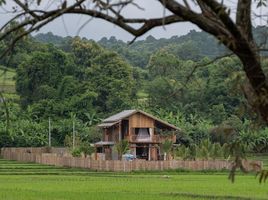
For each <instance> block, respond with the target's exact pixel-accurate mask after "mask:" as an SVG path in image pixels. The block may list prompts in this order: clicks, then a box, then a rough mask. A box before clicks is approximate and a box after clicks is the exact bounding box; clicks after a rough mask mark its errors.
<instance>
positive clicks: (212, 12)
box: [0, 0, 268, 122]
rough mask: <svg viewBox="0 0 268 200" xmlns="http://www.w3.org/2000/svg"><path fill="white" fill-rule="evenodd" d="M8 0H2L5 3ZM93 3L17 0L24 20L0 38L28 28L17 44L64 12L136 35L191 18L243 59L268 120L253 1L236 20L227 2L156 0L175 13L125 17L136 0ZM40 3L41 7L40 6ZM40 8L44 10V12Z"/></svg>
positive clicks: (243, 0)
mask: <svg viewBox="0 0 268 200" xmlns="http://www.w3.org/2000/svg"><path fill="white" fill-rule="evenodd" d="M4 2H5V1H4ZM4 2H3V1H1V3H2V4H3V3H4ZM89 2H91V1H86V0H79V1H75V2H72V3H69V4H67V3H66V2H63V4H62V5H61V6H56V8H55V7H53V8H51V9H50V10H44V9H42V5H41V3H42V1H36V2H34V6H32V5H28V2H23V1H20V0H18V1H17V0H16V1H14V3H15V4H16V5H17V7H18V8H20V9H18V10H22V11H21V12H22V13H17V14H18V16H20V17H21V18H23V19H22V22H21V23H19V24H18V25H17V26H15V27H12V28H10V29H8V30H6V31H5V32H4V33H3V34H2V36H1V38H0V39H4V38H5V37H7V36H8V35H9V34H10V33H12V32H14V31H16V30H18V29H20V28H21V27H25V29H26V30H25V33H22V34H20V35H18V36H17V37H16V38H15V39H14V40H13V41H12V42H11V45H13V44H15V43H16V42H17V41H18V40H19V39H21V38H23V37H24V36H25V35H26V34H28V33H31V32H33V31H36V30H38V29H40V28H41V27H42V26H44V25H46V24H47V23H49V22H51V21H52V20H54V19H56V18H58V17H60V16H62V15H64V14H83V15H87V16H92V17H95V18H101V19H104V20H106V21H108V22H111V23H114V24H116V25H117V26H119V27H121V28H122V29H124V30H126V31H128V32H129V33H131V34H133V35H134V36H135V37H139V36H141V35H143V34H144V33H146V32H148V31H149V30H151V29H152V28H154V27H157V26H162V25H163V24H171V23H178V22H185V21H188V22H191V23H193V24H195V25H197V26H198V27H199V28H200V29H202V30H204V31H205V32H207V33H209V34H211V35H213V36H214V37H215V38H217V40H219V41H220V42H221V43H222V44H224V45H225V46H226V47H227V48H228V49H229V50H230V51H231V52H233V53H234V54H235V55H236V56H237V57H238V58H239V59H240V61H241V63H242V65H243V70H244V72H245V73H246V76H247V78H248V82H249V84H248V86H246V87H248V88H249V89H248V90H247V91H248V92H247V93H246V97H247V98H248V100H249V101H250V102H251V103H252V106H253V107H254V108H256V111H257V113H259V115H260V116H261V117H262V119H263V120H264V121H265V122H268V112H267V110H268V103H267V99H268V83H267V77H266V75H265V74H264V71H263V69H262V65H261V60H260V54H259V52H258V46H257V45H256V42H255V40H254V38H253V34H252V18H251V17H252V1H248V0H239V1H237V3H236V7H235V10H236V12H235V19H234V18H232V17H231V15H230V9H229V8H228V7H227V6H226V5H225V3H226V2H225V1H222V2H218V1H216V0H206V1H204V0H197V1H195V6H193V5H191V4H190V1H187V0H186V1H183V2H178V1H175V0H159V1H156V2H158V3H161V4H162V5H163V7H164V9H165V10H166V11H168V12H169V13H171V14H169V15H168V16H162V15H161V16H160V17H159V18H151V19H145V18H143V17H141V18H136V17H134V18H131V17H130V18H129V17H126V16H124V15H123V14H122V13H121V10H122V9H123V8H124V7H126V6H128V5H133V1H120V2H119V3H114V2H108V3H107V2H104V1H100V0H98V1H92V4H93V5H92V4H91V3H89ZM257 2H258V6H265V5H266V4H265V3H263V0H258V1H257ZM134 3H135V2H134ZM88 5H90V6H88ZM134 5H135V4H134ZM36 6H37V7H38V8H39V9H36ZM40 9H41V10H43V12H40ZM17 12H18V11H17ZM161 13H162V12H161ZM18 16H17V17H18ZM17 17H15V18H13V19H12V20H11V21H9V22H8V24H9V23H11V22H12V21H15V20H16V19H17ZM135 23H136V24H137V23H139V24H141V26H132V24H135ZM28 25H31V26H28Z"/></svg>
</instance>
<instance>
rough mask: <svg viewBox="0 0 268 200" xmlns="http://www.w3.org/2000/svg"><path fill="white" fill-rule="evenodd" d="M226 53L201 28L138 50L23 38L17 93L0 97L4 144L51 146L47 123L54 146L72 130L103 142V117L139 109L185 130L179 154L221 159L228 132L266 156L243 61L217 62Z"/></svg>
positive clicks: (17, 56)
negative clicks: (245, 86)
mask: <svg viewBox="0 0 268 200" xmlns="http://www.w3.org/2000/svg"><path fill="white" fill-rule="evenodd" d="M260 29H261V27H260V28H257V29H256V30H255V33H256V37H258V38H259V37H261V36H260V35H261V34H259V35H258V33H259V32H258V31H260ZM260 41H261V40H260ZM208 43H209V44H211V45H209V46H208V45H207V44H208ZM3 45H4V44H3ZM101 45H102V46H103V47H102V46H101ZM108 49H109V50H108ZM225 52H226V50H225V49H224V48H223V47H221V46H219V45H217V43H215V40H214V39H213V38H212V37H210V36H208V35H207V34H205V33H203V32H196V31H191V32H190V33H189V34H187V35H186V36H182V37H177V36H175V37H172V38H170V39H159V40H157V39H155V38H153V37H152V36H149V37H148V38H147V39H146V40H144V41H137V42H135V43H134V44H133V45H131V46H128V45H127V44H126V43H125V42H123V41H120V40H116V38H114V37H112V38H110V39H106V38H103V39H102V40H101V41H99V43H96V42H94V41H89V40H87V39H81V38H79V37H74V38H72V37H66V38H62V37H60V36H54V35H53V34H51V33H48V34H40V35H37V36H36V38H32V37H28V38H25V40H22V41H21V44H20V45H19V46H18V47H16V49H15V51H14V53H13V55H12V57H11V61H12V62H7V61H6V60H2V61H1V64H2V65H4V66H6V67H8V68H14V69H16V78H15V79H16V92H17V95H18V96H19V97H16V96H15V97H12V98H11V97H9V95H10V94H7V93H5V94H3V95H4V98H1V104H0V119H1V120H0V146H44V145H47V141H48V136H47V135H48V120H49V118H50V120H51V123H52V127H51V133H52V145H56V146H62V145H64V141H66V139H67V140H68V137H69V138H70V137H71V133H72V131H73V127H75V131H76V133H77V134H78V137H79V138H80V139H81V142H82V143H83V144H88V142H90V143H92V142H96V141H98V140H99V139H100V138H101V133H100V131H99V130H98V129H97V128H96V127H95V125H96V124H97V123H98V122H99V121H100V120H101V119H102V118H104V117H107V116H109V115H111V114H113V113H116V112H118V111H121V110H123V109H130V108H138V109H142V110H145V111H147V112H149V113H152V114H154V115H156V116H158V117H159V118H161V119H163V120H166V121H168V122H170V123H172V124H174V125H176V126H178V127H180V128H181V130H182V131H181V132H180V133H178V135H177V143H179V144H181V145H183V147H182V148H184V149H180V150H178V152H180V151H181V154H185V155H187V156H189V155H188V154H189V152H191V151H193V152H196V151H197V149H198V151H199V153H201V154H202V155H198V156H199V157H210V156H211V157H212V158H214V157H215V156H214V155H216V154H220V153H219V152H218V150H219V149H221V148H222V146H223V145H224V144H225V143H229V142H230V137H229V136H230V135H231V136H232V140H235V141H242V142H243V143H245V144H247V146H249V147H250V148H249V149H248V150H249V151H254V152H267V151H268V139H267V138H268V137H267V129H264V128H263V127H262V126H261V125H260V124H258V120H257V119H256V115H254V114H253V112H251V108H250V106H249V105H248V104H246V103H245V102H246V101H245V98H244V97H243V95H242V91H241V84H242V83H245V81H246V80H245V75H244V73H243V71H242V68H241V63H240V62H239V60H238V59H237V58H235V57H230V56H229V57H225V58H222V59H218V60H217V61H215V62H211V59H213V58H215V57H216V56H219V55H222V54H223V53H225ZM15 61H16V62H15ZM263 62H267V61H266V60H265V59H264V61H263ZM233 136H235V137H233ZM210 141H211V142H212V143H213V144H211V145H212V146H211V148H209V150H208V149H206V148H205V147H204V146H206V145H205V144H207V146H208V145H209V144H210V143H209V142H210ZM193 145H194V146H193ZM213 145H214V146H213ZM84 151H87V148H86V147H85V148H84ZM219 151H220V150H219ZM187 152H188V153H187ZM202 152H203V153H202ZM74 154H77V155H80V154H79V153H78V150H77V152H76V150H75V151H74ZM85 154H86V153H85ZM178 154H180V153H178ZM187 156H186V157H187Z"/></svg>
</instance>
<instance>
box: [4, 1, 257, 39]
mask: <svg viewBox="0 0 268 200" xmlns="http://www.w3.org/2000/svg"><path fill="white" fill-rule="evenodd" d="M56 1H57V0H56ZM58 1H60V0H58ZM8 2H9V1H8ZM43 2H46V4H47V5H48V2H53V1H51V0H47V1H43ZM54 2H55V1H54ZM135 2H136V3H137V4H138V5H140V6H141V7H142V8H144V10H141V9H138V8H137V7H135V6H129V7H127V8H126V9H125V10H124V12H123V14H124V15H125V16H127V17H145V18H150V17H161V16H163V15H164V14H165V15H168V14H169V13H168V12H167V13H164V12H163V7H162V5H160V4H159V3H158V2H157V1H155V0H135ZM235 2H236V1H231V0H226V4H227V5H228V6H230V7H234V5H235ZM8 6H9V7H12V5H8ZM255 11H256V9H255ZM258 12H259V11H258ZM0 18H1V21H2V23H3V22H4V21H6V20H7V19H8V18H10V14H7V13H6V12H4V11H3V10H2V12H0ZM89 19H90V18H89V17H88V16H81V15H74V14H73V15H64V16H63V17H60V18H58V19H56V20H55V21H53V22H52V23H50V24H48V25H46V26H45V27H43V28H42V29H40V30H39V32H37V33H47V32H52V33H53V34H55V35H60V36H76V35H79V36H81V37H86V38H88V39H93V40H96V41H98V40H100V39H101V38H102V37H107V38H109V37H111V36H115V37H116V38H117V39H121V40H123V41H131V40H132V39H133V36H132V35H131V34H129V33H128V32H126V31H124V30H123V29H121V28H119V27H117V26H115V25H113V24H111V23H108V22H105V21H104V20H100V19H92V20H91V21H90V22H89V23H87V25H86V26H85V27H84V28H83V29H82V30H81V31H80V32H79V30H80V27H81V26H82V25H83V24H84V23H85V22H86V21H87V20H89ZM1 21H0V24H1ZM256 23H258V22H256ZM193 29H195V30H199V29H198V28H197V27H196V26H195V25H193V24H191V23H188V22H184V23H175V24H172V25H166V26H165V27H157V28H154V29H152V30H151V31H149V32H148V33H146V34H145V35H143V36H142V37H140V38H138V39H144V38H146V37H147V36H148V35H152V36H153V37H155V38H170V37H172V36H174V35H177V36H181V35H185V34H187V33H188V32H189V31H190V30H193ZM37 33H34V34H37Z"/></svg>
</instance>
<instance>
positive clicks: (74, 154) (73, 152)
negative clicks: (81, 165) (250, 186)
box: [71, 148, 82, 157]
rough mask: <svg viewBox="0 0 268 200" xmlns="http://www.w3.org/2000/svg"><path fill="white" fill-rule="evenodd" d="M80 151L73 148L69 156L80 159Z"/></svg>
mask: <svg viewBox="0 0 268 200" xmlns="http://www.w3.org/2000/svg"><path fill="white" fill-rule="evenodd" d="M81 153H82V152H81V149H80V148H74V149H73V150H72V151H71V154H72V156H73V157H81Z"/></svg>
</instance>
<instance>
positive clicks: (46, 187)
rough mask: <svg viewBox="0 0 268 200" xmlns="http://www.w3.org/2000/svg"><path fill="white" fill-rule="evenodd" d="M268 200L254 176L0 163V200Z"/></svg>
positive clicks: (262, 185) (264, 186) (2, 161)
mask: <svg viewBox="0 0 268 200" xmlns="http://www.w3.org/2000/svg"><path fill="white" fill-rule="evenodd" d="M107 198H109V199H116V200H120V199H130V200H132V199H133V200H136V199H144V200H150V199H152V200H153V199H159V200H165V199H167V200H170V199H181V200H187V199H198V200H199V199H200V200H208V199H221V200H225V199H226V200H227V199H236V200H237V199H241V200H244V199H245V200H246V199H254V200H255V199H256V200H258V199H259V200H261V199H267V198H268V196H267V186H266V184H261V185H260V184H259V183H258V182H257V181H256V179H255V178H254V175H238V176H237V179H236V182H235V183H234V184H232V183H230V181H229V180H228V179H227V174H225V173H210V174H206V173H200V172H199V173H194V174H192V173H187V172H177V173H174V172H162V173H128V174H125V173H109V172H106V173H100V172H91V171H87V170H80V169H67V168H59V167H52V166H44V165H39V164H31V163H28V164H26V163H19V162H15V161H6V160H0V199H5V200H13V199H20V200H35V199H42V200H59V199H64V200H76V199H81V200H89V199H92V200H93V199H94V200H100V199H107Z"/></svg>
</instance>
